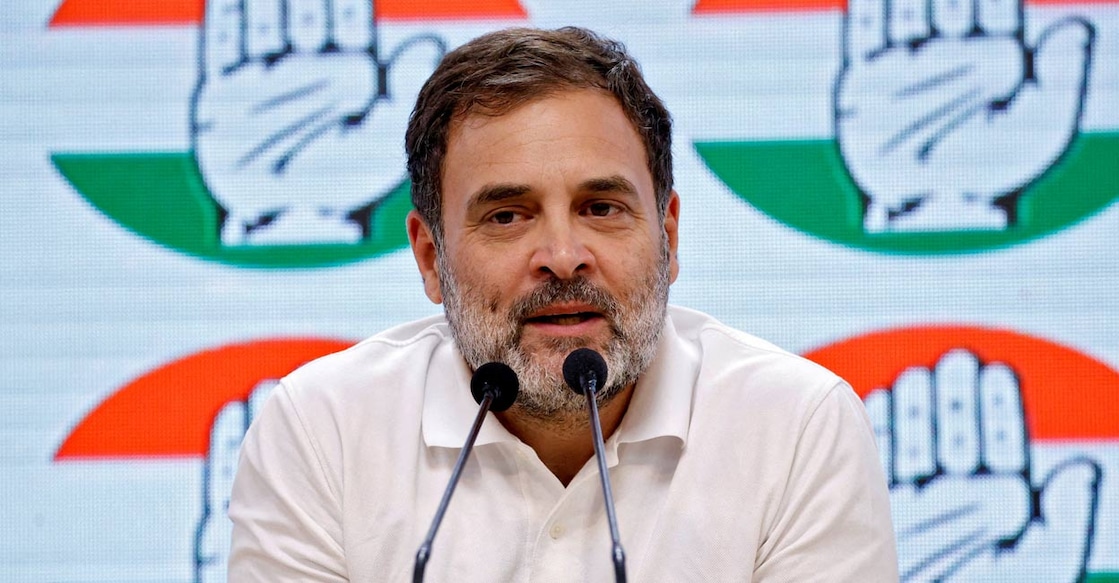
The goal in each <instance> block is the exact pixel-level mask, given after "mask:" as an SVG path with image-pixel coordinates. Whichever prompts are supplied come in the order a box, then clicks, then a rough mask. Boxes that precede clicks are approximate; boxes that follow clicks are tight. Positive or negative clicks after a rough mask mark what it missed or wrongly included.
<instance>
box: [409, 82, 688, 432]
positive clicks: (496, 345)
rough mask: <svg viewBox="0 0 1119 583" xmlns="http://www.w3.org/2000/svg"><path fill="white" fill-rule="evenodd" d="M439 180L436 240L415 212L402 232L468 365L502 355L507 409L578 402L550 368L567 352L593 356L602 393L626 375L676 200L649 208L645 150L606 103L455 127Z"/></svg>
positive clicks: (577, 407)
mask: <svg viewBox="0 0 1119 583" xmlns="http://www.w3.org/2000/svg"><path fill="white" fill-rule="evenodd" d="M442 186H443V193H442V195H443V227H444V244H443V248H442V249H441V250H436V249H434V245H433V244H431V242H430V235H429V234H427V232H426V228H424V227H423V225H422V224H420V221H419V219H418V217H410V219H409V234H410V236H411V237H412V243H413V249H414V251H415V253H416V257H417V261H418V262H419V263H420V268H421V272H423V273H424V276H425V277H424V280H425V289H426V291H427V294H428V296H429V297H430V298H431V299H432V300H433V301H435V302H440V301H442V302H444V303H445V310H446V314H447V319H448V321H449V323H450V325H451V330H452V332H453V334H454V336H455V340H456V342H457V343H458V346H459V349H460V350H461V351H462V353H463V355H464V356H465V358H466V360H467V362H469V363H470V364H471V365H472V366H474V367H478V366H480V365H482V364H484V363H486V362H489V361H493V360H498V361H502V362H505V363H507V364H509V365H510V366H511V367H512V368H513V369H514V370H515V371H516V372H517V375H518V377H519V378H520V380H521V395H520V397H519V398H518V402H517V403H518V407H519V408H521V409H522V410H524V411H525V412H527V413H529V414H530V415H533V416H537V417H540V418H545V419H546V418H549V417H552V416H553V415H555V414H556V413H557V412H577V411H582V410H583V407H584V406H585V405H584V403H583V401H582V398H581V397H579V396H577V395H575V394H574V393H573V392H571V391H570V390H569V389H567V388H566V387H565V386H564V383H563V375H562V372H561V371H562V365H563V361H564V358H566V356H567V355H568V354H569V353H570V352H571V351H572V350H574V349H576V348H579V347H583V346H586V347H590V348H593V349H595V350H598V351H599V352H601V353H602V354H603V356H604V357H605V359H606V361H607V364H608V365H609V369H610V374H609V379H608V382H607V383H606V386H605V387H604V389H603V394H602V397H603V399H604V400H608V399H609V398H610V397H611V396H612V395H614V394H616V393H617V392H618V391H620V390H621V389H622V388H623V387H624V386H626V385H628V384H630V383H632V382H634V381H635V380H636V378H637V375H638V374H640V373H641V372H642V371H643V370H644V369H645V367H646V366H647V365H648V363H649V361H650V360H651V359H652V357H653V355H654V354H655V351H656V345H657V340H658V338H659V334H660V331H661V328H662V327H663V324H664V313H665V306H666V303H667V299H668V286H669V284H670V283H671V282H672V281H673V280H674V279H675V277H676V272H677V266H676V260H675V255H676V253H675V252H676V223H677V217H678V213H679V202H678V199H677V197H676V195H675V193H673V194H672V197H671V201H670V203H669V205H668V208H667V210H666V212H665V215H664V217H663V218H662V217H661V216H659V214H658V212H657V205H656V200H655V195H654V191H653V181H652V176H651V174H650V172H649V168H648V164H647V161H646V155H645V149H644V145H643V143H642V142H641V139H640V137H639V136H638V134H637V132H636V130H635V129H634V128H633V126H632V124H631V123H630V121H629V120H628V119H627V118H626V116H625V114H624V113H623V112H622V109H621V107H620V106H619V105H618V103H617V102H616V101H615V99H614V98H613V97H612V96H609V95H608V94H606V93H603V92H599V91H593V90H570V91H564V92H560V93H558V94H555V95H553V96H551V97H546V98H542V99H539V100H536V101H532V102H529V103H527V104H525V105H522V106H520V107H518V108H516V109H514V110H513V111H511V112H509V113H507V114H505V115H502V116H497V117H486V116H481V115H472V116H468V117H467V118H465V119H463V120H461V121H459V122H456V123H454V124H453V125H452V126H451V131H450V134H449V136H448V140H447V154H446V158H445V160H444V162H443V183H442Z"/></svg>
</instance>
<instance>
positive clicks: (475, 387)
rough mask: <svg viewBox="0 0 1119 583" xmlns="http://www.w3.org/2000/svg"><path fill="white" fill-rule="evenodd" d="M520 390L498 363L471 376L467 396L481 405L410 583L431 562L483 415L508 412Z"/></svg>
mask: <svg viewBox="0 0 1119 583" xmlns="http://www.w3.org/2000/svg"><path fill="white" fill-rule="evenodd" d="M519 390H520V383H518V382H517V373H515V372H513V369H511V368H509V367H508V366H507V365H505V364H503V363H500V362H489V363H486V364H483V365H482V366H480V367H478V370H476V371H474V376H473V377H471V378H470V393H471V394H472V395H474V400H475V401H477V402H478V404H479V405H480V406H479V407H478V415H477V417H475V418H474V425H473V426H472V427H471V428H470V434H469V435H467V436H466V443H465V444H464V445H463V446H462V452H461V453H459V456H458V461H457V462H455V469H454V470H452V471H451V480H450V482H448V483H447V489H446V490H444V491H443V499H442V500H441V501H440V502H439V508H438V509H437V510H436V511H435V518H433V519H432V521H431V529H430V530H428V531H427V538H425V539H424V542H423V544H421V545H420V549H419V550H418V551H416V566H415V567H414V568H413V569H412V582H413V583H420V582H421V581H423V580H424V569H426V568H427V560H428V559H429V558H431V543H432V541H434V540H435V532H436V531H438V530H439V524H440V523H441V522H443V514H445V513H446V512H447V505H448V504H450V502H451V495H452V494H454V492H455V486H456V485H458V479H459V476H460V475H462V468H463V466H465V465H466V458H468V457H470V450H472V449H473V448H474V440H475V439H477V438H478V431H479V430H481V429H482V421H484V420H485V419H486V411H493V412H495V413H500V412H501V411H504V410H506V409H508V408H509V407H511V406H512V405H513V402H514V401H516V400H517V392H518V391H519Z"/></svg>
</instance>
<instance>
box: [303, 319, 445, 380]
mask: <svg viewBox="0 0 1119 583" xmlns="http://www.w3.org/2000/svg"><path fill="white" fill-rule="evenodd" d="M450 342H452V340H451V335H450V330H449V329H448V327H447V323H446V320H445V319H444V317H443V316H442V315H437V316H429V317H427V318H422V319H419V320H414V321H412V322H406V323H403V324H399V325H397V326H393V327H392V328H388V329H386V330H384V331H382V332H379V333H377V334H375V335H373V336H369V337H368V338H365V339H364V340H361V341H359V342H357V343H356V344H354V345H353V346H350V347H349V348H346V349H344V350H341V351H338V352H335V353H332V354H327V355H325V356H322V357H320V358H317V359H315V360H312V361H311V362H308V363H306V364H304V365H303V366H301V367H299V368H298V369H296V370H295V371H293V372H292V373H291V374H289V375H288V376H287V377H286V378H285V379H284V381H285V383H286V384H289V385H295V386H300V387H314V386H332V387H340V386H342V387H344V386H349V385H352V384H354V383H361V384H364V385H368V384H370V383H377V382H380V381H382V380H390V379H392V378H398V379H399V378H402V376H403V375H404V373H405V372H406V371H407V370H408V369H413V370H419V369H426V368H427V365H428V363H429V362H430V361H431V359H432V358H434V356H435V354H436V353H437V352H438V351H439V348H440V347H442V346H444V345H446V344H448V343H450Z"/></svg>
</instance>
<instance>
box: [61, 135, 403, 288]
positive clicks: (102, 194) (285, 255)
mask: <svg viewBox="0 0 1119 583" xmlns="http://www.w3.org/2000/svg"><path fill="white" fill-rule="evenodd" d="M51 161H52V162H53V163H54V165H55V167H56V168H57V169H58V171H59V172H61V173H62V175H63V176H64V177H65V178H66V180H68V181H69V182H70V184H71V185H73V187H74V188H75V189H76V190H77V191H78V192H79V193H80V194H81V195H82V196H83V197H85V199H86V200H88V201H89V202H90V203H91V204H92V205H93V206H94V207H96V208H97V209H98V210H100V211H101V212H103V213H105V214H106V215H108V216H109V217H111V218H112V219H113V220H115V221H117V222H118V223H120V224H121V225H123V226H124V227H126V228H128V229H129V230H131V231H133V232H135V233H137V234H138V235H141V236H143V237H146V238H148V239H150V240H152V241H154V242H156V243H159V244H161V245H165V246H167V247H170V248H172V249H176V250H178V251H182V252H184V253H189V254H191V255H195V256H198V257H203V258H207V259H214V260H217V261H221V262H224V263H231V264H237V265H243V266H248V267H267V268H284V267H321V266H328V265H337V264H340V263H348V262H352V261H356V260H359V259H365V258H368V257H373V256H376V255H380V254H383V253H387V252H390V251H395V250H397V249H401V248H403V247H405V246H406V245H407V244H408V235H407V233H406V231H405V228H404V218H405V216H407V214H408V211H409V210H411V208H412V202H411V198H410V194H409V193H410V188H409V183H408V182H407V181H405V182H403V183H401V184H400V185H399V186H397V187H396V188H395V189H393V191H392V193H391V194H390V195H389V196H388V197H386V198H385V199H384V200H383V201H382V202H380V203H379V205H378V207H377V208H376V209H374V211H373V212H371V213H370V216H369V219H368V221H369V225H368V226H369V233H370V235H369V237H368V238H367V239H366V240H364V241H362V242H361V243H359V244H355V245H344V244H317V245H276V246H267V247H222V246H221V245H220V244H219V239H218V230H219V224H218V221H219V217H220V210H219V207H218V205H217V203H216V202H215V201H214V199H213V198H212V197H211V196H210V194H209V191H208V190H207V189H206V186H205V184H204V183H203V181H202V177H201V176H200V175H199V173H198V169H197V166H196V165H195V163H194V156H193V155H192V154H191V153H189V152H185V153H179V152H172V153H127V154H71V153H67V154H53V155H52V156H51Z"/></svg>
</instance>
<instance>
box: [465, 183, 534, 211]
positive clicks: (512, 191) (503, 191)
mask: <svg viewBox="0 0 1119 583" xmlns="http://www.w3.org/2000/svg"><path fill="white" fill-rule="evenodd" d="M529 190H530V189H529V187H528V186H527V185H524V184H487V185H485V186H483V187H482V188H480V189H479V190H478V191H477V192H475V193H474V194H473V196H471V197H470V200H469V202H467V205H466V206H467V208H473V207H477V206H480V205H485V204H492V203H495V202H501V201H503V200H508V199H510V198H516V197H518V196H523V195H524V194H525V193H527V192H528V191H529Z"/></svg>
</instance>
